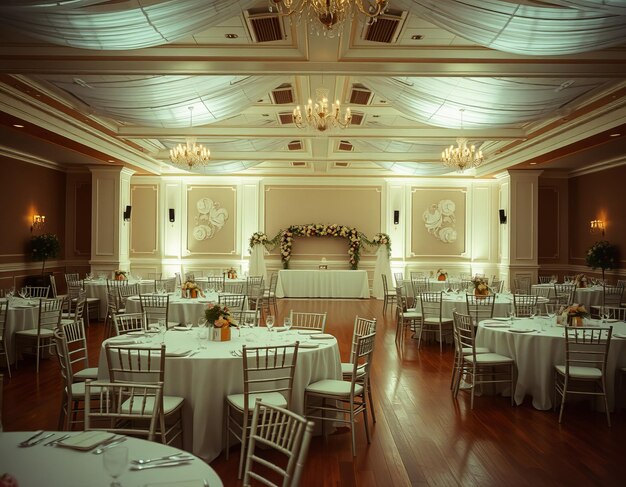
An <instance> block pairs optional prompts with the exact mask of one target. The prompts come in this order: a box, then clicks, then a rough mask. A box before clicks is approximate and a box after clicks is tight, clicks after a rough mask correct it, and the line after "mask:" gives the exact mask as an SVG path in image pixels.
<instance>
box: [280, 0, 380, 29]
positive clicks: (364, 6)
mask: <svg viewBox="0 0 626 487" xmlns="http://www.w3.org/2000/svg"><path fill="white" fill-rule="evenodd" d="M268 1H269V10H270V12H273V11H277V12H278V14H279V15H281V16H292V15H295V16H296V18H297V19H298V21H300V19H301V18H302V16H303V15H304V16H305V18H307V19H308V24H309V27H310V29H311V31H312V32H315V33H316V34H317V35H320V34H322V35H328V37H333V36H334V34H335V32H337V35H341V32H342V31H343V25H344V23H345V21H346V19H348V18H354V17H355V15H356V14H357V13H359V12H360V13H361V14H362V15H364V16H365V17H367V22H368V23H371V22H376V19H377V18H378V17H379V16H381V15H382V14H383V13H384V12H385V11H386V10H387V6H388V1H387V0H268Z"/></svg>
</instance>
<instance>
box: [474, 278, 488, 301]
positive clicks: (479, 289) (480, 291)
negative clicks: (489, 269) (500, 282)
mask: <svg viewBox="0 0 626 487" xmlns="http://www.w3.org/2000/svg"><path fill="white" fill-rule="evenodd" d="M472 284H473V285H474V295H475V296H488V295H489V284H487V281H486V280H485V279H484V278H483V277H478V276H476V277H474V278H473V279H472Z"/></svg>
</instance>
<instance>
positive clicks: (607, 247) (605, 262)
mask: <svg viewBox="0 0 626 487" xmlns="http://www.w3.org/2000/svg"><path fill="white" fill-rule="evenodd" d="M617 259H618V249H617V245H613V244H610V243H609V242H607V241H606V240H601V241H600V242H596V243H594V244H593V245H592V246H591V248H590V249H589V250H587V256H586V261H587V265H588V266H589V267H591V268H592V269H602V280H603V281H604V271H605V270H606V269H615V267H616V266H617V262H618V260H617Z"/></svg>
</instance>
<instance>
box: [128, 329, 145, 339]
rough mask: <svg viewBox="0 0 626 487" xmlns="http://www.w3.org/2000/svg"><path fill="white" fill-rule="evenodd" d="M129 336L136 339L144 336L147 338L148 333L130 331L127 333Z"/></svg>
mask: <svg viewBox="0 0 626 487" xmlns="http://www.w3.org/2000/svg"><path fill="white" fill-rule="evenodd" d="M126 334H127V335H130V336H134V337H142V336H146V332H145V331H139V330H137V331H129V332H128V333H126Z"/></svg>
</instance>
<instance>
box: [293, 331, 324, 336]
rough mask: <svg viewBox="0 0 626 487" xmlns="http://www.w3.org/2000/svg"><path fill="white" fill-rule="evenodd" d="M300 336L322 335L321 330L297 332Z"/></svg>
mask: <svg viewBox="0 0 626 487" xmlns="http://www.w3.org/2000/svg"><path fill="white" fill-rule="evenodd" d="M298 333H299V334H300V335H317V334H318V333H322V332H321V330H298Z"/></svg>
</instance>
